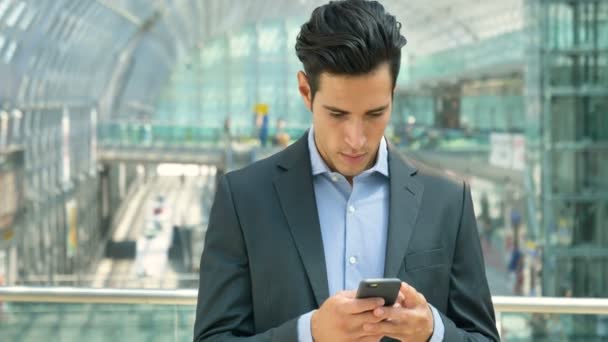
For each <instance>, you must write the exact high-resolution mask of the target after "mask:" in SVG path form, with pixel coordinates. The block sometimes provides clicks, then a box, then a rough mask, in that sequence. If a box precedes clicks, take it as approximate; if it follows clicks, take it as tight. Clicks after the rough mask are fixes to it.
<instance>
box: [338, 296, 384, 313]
mask: <svg viewBox="0 0 608 342" xmlns="http://www.w3.org/2000/svg"><path fill="white" fill-rule="evenodd" d="M383 305H384V299H382V298H362V299H348V300H347V301H345V302H344V303H343V304H342V305H340V312H342V313H345V314H358V313H362V312H366V311H371V310H374V309H375V308H377V307H380V306H383Z"/></svg>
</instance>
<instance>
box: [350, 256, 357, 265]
mask: <svg viewBox="0 0 608 342" xmlns="http://www.w3.org/2000/svg"><path fill="white" fill-rule="evenodd" d="M348 262H349V263H350V264H351V265H354V264H356V263H357V257H356V256H351V257H350V258H348Z"/></svg>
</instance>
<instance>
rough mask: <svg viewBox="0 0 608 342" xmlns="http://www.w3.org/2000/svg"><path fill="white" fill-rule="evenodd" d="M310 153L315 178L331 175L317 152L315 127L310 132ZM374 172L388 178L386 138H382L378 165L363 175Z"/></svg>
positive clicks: (377, 160) (377, 159)
mask: <svg viewBox="0 0 608 342" xmlns="http://www.w3.org/2000/svg"><path fill="white" fill-rule="evenodd" d="M308 152H309V154H310V164H311V165H312V175H313V176H316V175H319V174H323V173H328V174H330V173H331V170H330V169H329V167H328V166H327V164H326V163H325V161H324V160H323V158H322V157H321V155H320V154H319V150H317V145H316V143H315V138H314V127H313V126H311V127H310V130H309V131H308ZM374 172H378V173H380V174H382V175H384V176H386V177H388V150H387V144H386V138H385V137H382V140H380V146H379V147H378V154H377V158H376V163H375V164H374V166H373V167H371V168H370V169H368V170H365V171H363V172H362V174H372V173H374Z"/></svg>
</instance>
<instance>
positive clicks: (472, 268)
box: [194, 135, 498, 342]
mask: <svg viewBox="0 0 608 342" xmlns="http://www.w3.org/2000/svg"><path fill="white" fill-rule="evenodd" d="M388 164H389V174H390V206H389V208H390V209H389V212H390V214H389V226H388V239H387V246H386V264H385V271H384V275H385V277H398V278H400V279H402V280H403V281H405V282H407V283H408V284H410V285H412V286H413V287H414V288H416V289H417V290H418V291H419V292H421V293H422V294H424V296H425V297H426V299H427V301H428V302H429V303H430V304H432V305H433V306H434V307H435V308H436V309H437V310H438V311H439V312H440V313H441V316H442V317H441V318H442V319H443V323H444V325H445V339H444V341H486V340H492V341H497V340H498V333H497V331H496V326H495V319H494V310H493V306H492V302H491V298H490V291H489V289H488V284H487V280H486V276H485V270H484V262H483V255H482V252H481V248H480V243H479V237H478V234H477V229H476V225H475V216H474V213H473V206H472V202H471V195H470V191H469V188H468V186H467V185H466V184H465V183H463V182H456V181H453V180H449V179H448V178H446V177H445V176H444V175H442V174H440V173H438V172H436V171H434V170H432V169H429V168H427V167H424V166H422V165H418V167H416V166H414V164H413V163H412V162H410V161H408V160H405V159H404V158H403V157H401V156H400V155H399V154H398V153H397V152H396V151H395V150H394V149H393V148H391V147H390V146H389V160H388ZM218 184H219V185H218V189H217V193H216V197H215V201H214V204H213V207H212V209H211V214H210V218H209V226H208V230H207V235H206V239H205V247H204V251H203V255H202V258H201V264H200V287H199V293H198V306H197V311H196V322H195V325H194V341H276V342H290V341H297V320H298V317H299V316H300V315H302V314H304V313H306V312H309V311H311V310H314V309H317V308H318V307H319V306H320V305H321V304H322V303H323V302H324V301H325V300H326V299H327V298H328V296H329V291H328V282H327V273H326V268H325V257H324V253H323V243H322V240H321V228H320V225H319V218H318V214H317V208H316V202H315V198H314V196H315V195H314V187H313V180H312V171H311V165H310V157H309V153H308V144H307V139H306V135H304V136H303V137H302V138H300V139H299V140H298V141H297V142H295V143H294V144H293V145H291V146H289V147H288V148H286V149H285V150H284V151H282V152H279V153H277V154H275V155H273V156H271V157H270V158H268V159H265V160H262V161H259V162H257V163H254V164H252V165H251V166H249V167H246V168H244V169H242V170H239V171H234V172H231V173H229V174H227V175H226V176H225V177H223V178H222V179H221V181H220V182H219V183H218Z"/></svg>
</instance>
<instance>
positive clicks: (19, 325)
mask: <svg viewBox="0 0 608 342" xmlns="http://www.w3.org/2000/svg"><path fill="white" fill-rule="evenodd" d="M196 295H197V291H196V290H195V289H180V290H132V289H130V290H126V289H90V288H71V287H21V286H18V287H0V327H1V329H0V339H2V340H6V339H5V337H8V340H11V341H12V340H18V341H35V340H36V339H37V338H39V337H40V336H41V335H45V336H46V337H47V338H50V339H52V340H81V339H86V338H89V337H91V336H97V337H99V336H104V337H107V338H108V339H110V338H111V336H113V335H112V334H121V335H120V338H119V340H127V339H128V340H134V341H140V340H141V341H143V340H148V338H149V336H156V337H155V338H156V339H159V340H163V341H171V340H172V341H190V340H191V338H192V336H191V331H192V325H193V321H194V314H195V304H196ZM493 302H494V308H495V311H496V313H497V326H498V328H499V331H500V332H501V334H502V338H503V340H504V341H543V340H544V341H557V340H559V341H568V340H577V341H580V340H602V338H605V337H608V331H607V330H606V329H605V328H607V327H608V299H605V298H550V297H500V296H496V297H493ZM2 303H3V304H2ZM49 334H50V335H49ZM57 334H59V335H57ZM602 334H606V336H604V335H602ZM66 336H70V337H66ZM127 337H128V338H127Z"/></svg>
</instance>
